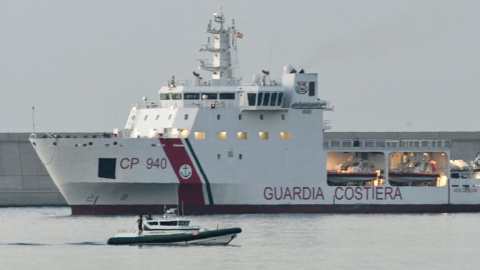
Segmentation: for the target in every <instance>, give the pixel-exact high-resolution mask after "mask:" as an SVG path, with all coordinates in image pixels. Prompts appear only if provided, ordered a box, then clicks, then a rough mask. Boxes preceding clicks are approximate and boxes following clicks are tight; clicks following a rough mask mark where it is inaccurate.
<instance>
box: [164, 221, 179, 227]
mask: <svg viewBox="0 0 480 270" xmlns="http://www.w3.org/2000/svg"><path fill="white" fill-rule="evenodd" d="M177 224H178V221H176V220H173V221H161V222H160V225H161V226H177Z"/></svg>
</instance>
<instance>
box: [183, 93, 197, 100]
mask: <svg viewBox="0 0 480 270" xmlns="http://www.w3.org/2000/svg"><path fill="white" fill-rule="evenodd" d="M183 98H184V99H190V100H191V99H193V100H198V99H200V94H198V93H184V94H183Z"/></svg>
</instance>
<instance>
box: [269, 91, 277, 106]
mask: <svg viewBox="0 0 480 270" xmlns="http://www.w3.org/2000/svg"><path fill="white" fill-rule="evenodd" d="M276 102H277V93H272V96H271V97H270V106H275V104H276Z"/></svg>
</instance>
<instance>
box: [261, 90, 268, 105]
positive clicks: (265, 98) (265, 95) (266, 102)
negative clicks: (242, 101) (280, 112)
mask: <svg viewBox="0 0 480 270" xmlns="http://www.w3.org/2000/svg"><path fill="white" fill-rule="evenodd" d="M269 100H270V93H265V94H264V97H263V103H262V105H263V106H268V101H269Z"/></svg>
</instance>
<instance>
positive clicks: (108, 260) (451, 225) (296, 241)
mask: <svg viewBox="0 0 480 270" xmlns="http://www.w3.org/2000/svg"><path fill="white" fill-rule="evenodd" d="M191 218H192V225H199V226H202V227H207V228H212V229H213V228H215V226H216V224H218V225H219V226H220V227H233V226H235V227H241V228H242V229H243V232H242V233H241V234H239V236H238V237H237V238H236V239H234V240H233V241H232V242H231V245H228V246H193V245H191V246H174V245H157V246H109V245H107V244H106V240H107V239H108V238H109V237H111V236H113V235H114V234H115V233H116V232H117V230H118V229H122V228H124V229H130V228H133V227H134V226H135V220H136V218H135V217H134V216H118V217H117V216H115V217H114V216H103V217H76V216H70V209H69V208H67V207H42V208H0V222H1V228H2V230H1V235H2V236H1V239H0V258H1V263H0V265H1V269H49V270H55V269H68V270H73V269H82V270H86V269H148V270H150V269H478V259H479V258H480V233H479V232H480V230H479V226H480V214H424V215H417V214H415V215H413V214H412V215H386V214H382V215H380V214H372V215H366V214H358V215H352V214H349V215H340V214H336V215H330V214H325V215H319V214H315V215H306V214H278V215H211V216H193V217H191Z"/></svg>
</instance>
